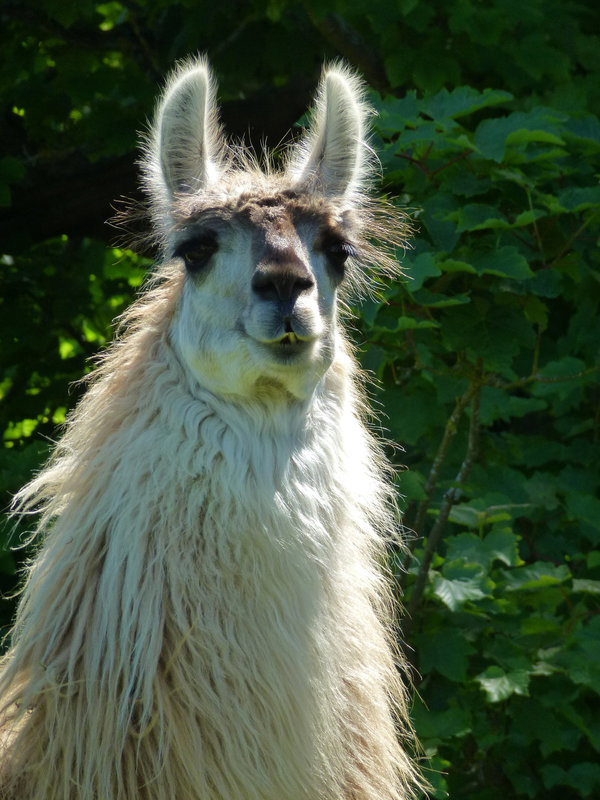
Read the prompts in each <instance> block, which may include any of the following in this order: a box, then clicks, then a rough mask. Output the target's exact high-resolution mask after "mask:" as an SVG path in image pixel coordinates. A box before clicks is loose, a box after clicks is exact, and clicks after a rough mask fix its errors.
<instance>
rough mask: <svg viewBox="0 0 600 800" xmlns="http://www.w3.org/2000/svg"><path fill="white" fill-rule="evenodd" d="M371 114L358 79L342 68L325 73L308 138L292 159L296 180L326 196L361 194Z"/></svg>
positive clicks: (291, 164) (298, 146) (291, 167)
mask: <svg viewBox="0 0 600 800" xmlns="http://www.w3.org/2000/svg"><path fill="white" fill-rule="evenodd" d="M368 114H369V109H368V108H367V106H366V104H365V103H364V100H363V90H362V84H361V82H360V80H359V78H357V76H356V75H354V74H353V73H352V72H351V71H350V70H348V69H345V68H344V67H339V66H334V67H330V68H328V69H325V70H324V72H323V75H322V77H321V81H320V83H319V88H318V91H317V96H316V100H315V106H314V108H313V111H312V120H311V124H310V127H309V130H308V134H307V135H306V137H305V139H304V140H303V141H301V142H300V143H299V144H298V145H297V146H296V148H295V150H294V151H293V152H292V155H291V159H290V164H289V167H288V174H289V175H290V177H291V178H292V180H293V181H294V182H295V183H298V184H305V185H307V186H308V187H310V188H314V189H315V190H317V191H320V192H323V193H324V194H326V195H345V194H352V193H354V192H356V191H360V189H361V184H362V183H363V181H364V179H365V177H366V174H367V172H368V168H369V158H368V154H369V150H368V148H367V146H366V145H365V143H364V135H365V129H366V119H367V116H368Z"/></svg>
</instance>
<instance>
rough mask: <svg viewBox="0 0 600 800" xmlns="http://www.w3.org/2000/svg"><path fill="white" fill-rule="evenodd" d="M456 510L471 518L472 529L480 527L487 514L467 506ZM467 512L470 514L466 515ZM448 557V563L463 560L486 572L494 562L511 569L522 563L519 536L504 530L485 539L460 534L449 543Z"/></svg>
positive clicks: (468, 534)
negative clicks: (478, 566) (479, 566)
mask: <svg viewBox="0 0 600 800" xmlns="http://www.w3.org/2000/svg"><path fill="white" fill-rule="evenodd" d="M456 509H458V510H461V511H462V512H463V513H465V516H466V517H468V518H469V517H470V520H469V521H470V522H471V524H472V527H478V526H479V524H480V523H481V522H482V519H484V518H485V514H486V513H487V512H477V511H476V510H475V509H473V508H470V507H469V506H467V505H459V506H456ZM467 511H468V512H469V514H466V512H467ZM471 512H472V513H473V516H471ZM506 516H508V515H506ZM446 557H447V559H448V561H457V560H459V559H462V560H463V561H465V562H467V563H472V564H479V565H481V566H482V567H483V568H484V569H485V570H486V571H487V570H488V569H489V568H490V566H491V565H492V563H493V562H494V561H501V562H502V563H503V564H506V566H509V567H512V566H517V565H518V564H520V563H522V562H521V560H520V558H519V550H518V538H517V536H516V535H515V534H514V533H513V532H512V531H510V530H507V529H503V528H498V529H495V530H492V531H490V533H488V534H487V536H485V537H484V538H483V539H481V538H480V537H479V536H477V535H476V534H474V533H459V534H457V535H456V536H453V537H452V538H451V539H450V540H449V542H448V547H447V553H446Z"/></svg>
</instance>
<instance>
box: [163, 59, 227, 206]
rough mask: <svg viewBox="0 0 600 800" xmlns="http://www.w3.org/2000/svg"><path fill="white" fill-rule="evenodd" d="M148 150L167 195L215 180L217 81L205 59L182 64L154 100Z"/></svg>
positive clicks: (219, 142)
mask: <svg viewBox="0 0 600 800" xmlns="http://www.w3.org/2000/svg"><path fill="white" fill-rule="evenodd" d="M151 150H152V153H151V160H152V161H153V162H154V163H153V165H152V167H153V171H154V178H155V179H156V177H158V176H157V175H156V172H159V173H160V177H162V181H163V186H166V189H167V192H168V194H169V198H168V199H169V200H170V199H172V198H173V197H174V196H175V195H177V194H181V193H187V194H195V193H196V192H198V191H202V190H203V189H205V188H206V187H207V186H208V185H209V184H211V183H213V182H214V181H215V180H216V179H217V177H218V174H219V171H220V167H221V161H222V159H221V154H222V150H223V139H222V134H221V130H220V127H219V124H218V121H217V109H216V104H215V86H214V82H213V79H212V76H211V74H210V71H209V69H208V64H207V63H206V61H205V60H204V59H202V58H200V59H195V60H194V61H191V62H187V63H185V64H183V65H182V66H181V67H179V69H177V70H176V71H175V72H174V73H173V75H172V76H171V78H170V79H169V81H168V82H167V86H166V88H165V91H164V93H163V96H162V98H161V100H160V102H159V104H158V109H157V114H156V120H155V126H154V131H153V141H152V143H151ZM154 183H155V181H154ZM155 186H156V183H155Z"/></svg>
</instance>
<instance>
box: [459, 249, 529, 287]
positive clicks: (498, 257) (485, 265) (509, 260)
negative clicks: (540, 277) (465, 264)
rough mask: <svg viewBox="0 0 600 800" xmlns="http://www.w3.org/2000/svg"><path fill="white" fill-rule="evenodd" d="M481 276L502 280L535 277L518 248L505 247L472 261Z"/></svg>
mask: <svg viewBox="0 0 600 800" xmlns="http://www.w3.org/2000/svg"><path fill="white" fill-rule="evenodd" d="M471 264H472V265H473V267H474V268H475V269H476V270H477V272H478V273H479V275H498V276H499V277H501V278H512V279H513V280H525V279H527V278H532V277H533V272H532V271H531V270H530V269H529V265H528V264H527V261H526V260H525V258H524V257H523V256H522V255H521V253H519V251H518V250H517V248H516V247H512V246H505V247H500V248H499V249H497V250H493V251H491V252H490V253H487V254H481V255H479V256H476V257H475V258H473V259H472V260H471Z"/></svg>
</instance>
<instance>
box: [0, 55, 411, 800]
mask: <svg viewBox="0 0 600 800" xmlns="http://www.w3.org/2000/svg"><path fill="white" fill-rule="evenodd" d="M368 113H369V110H368V108H367V106H366V105H365V103H364V99H363V90H362V87H361V84H360V81H359V80H358V78H357V77H356V76H355V75H354V74H353V73H351V72H350V71H349V70H348V69H346V68H344V67H340V66H333V67H330V68H327V69H325V70H324V73H323V76H322V79H321V83H320V86H319V89H318V93H317V97H316V101H315V106H314V109H313V114H312V122H311V124H310V127H309V129H308V131H307V133H306V135H305V137H304V138H303V139H302V140H301V141H300V142H299V143H297V144H295V145H293V146H292V147H291V149H290V151H289V153H288V158H287V161H286V163H285V165H284V167H283V169H282V170H281V171H279V172H278V171H276V170H275V169H274V168H273V169H268V170H266V171H261V170H260V169H259V168H258V167H257V165H256V163H255V162H254V161H253V159H252V158H251V157H250V156H249V155H248V154H247V153H246V152H245V151H244V150H243V149H242V148H241V147H236V146H234V145H229V144H226V142H225V139H224V137H223V134H222V132H221V129H220V126H219V124H218V119H217V109H216V104H215V87H214V82H213V79H212V77H211V75H210V72H209V69H208V66H207V64H206V62H205V61H204V60H203V59H195V60H190V61H187V62H185V63H184V64H182V65H181V66H179V67H178V69H177V70H176V71H175V72H174V73H173V75H172V76H171V77H170V79H169V81H168V82H167V86H166V89H165V91H164V92H163V94H162V96H161V98H160V101H159V103H158V108H157V112H156V117H155V121H154V124H153V126H152V128H151V131H150V134H149V136H148V138H147V140H146V143H145V159H144V164H143V181H144V188H145V190H146V192H147V193H148V197H149V201H150V209H151V215H152V219H153V225H154V230H155V235H156V237H157V239H158V241H159V243H160V252H161V257H160V263H159V265H158V266H157V271H156V274H155V275H154V276H153V278H152V280H151V281H149V283H148V285H147V287H146V290H145V292H143V293H142V295H141V296H140V298H139V299H138V300H137V301H136V302H135V303H134V304H133V306H132V307H131V308H130V309H129V311H128V312H127V313H126V315H125V316H124V319H123V330H122V333H121V335H120V336H119V337H118V339H117V340H116V341H115V343H113V345H111V346H110V347H109V348H108V350H107V351H106V353H105V354H104V356H103V358H102V361H101V363H100V365H99V367H98V368H97V369H96V370H95V371H94V373H93V374H92V375H91V377H90V379H89V386H88V389H87V392H86V394H85V395H84V397H83V399H82V400H81V402H80V403H79V405H78V406H77V407H76V408H75V410H74V411H73V412H72V413H71V415H70V416H69V419H68V421H67V424H66V430H65V433H64V435H63V437H62V438H61V439H60V440H59V442H58V443H57V445H56V448H55V451H54V453H53V455H52V457H51V459H50V461H49V462H48V464H47V465H46V466H45V468H44V469H43V470H42V471H41V472H40V473H39V474H38V475H37V477H35V478H34V479H33V481H32V482H31V483H30V484H29V485H28V486H26V487H25V488H24V489H23V490H21V492H20V493H19V494H18V496H17V498H16V500H15V512H16V513H19V512H31V511H34V510H35V511H37V512H39V514H40V521H39V524H38V527H37V531H36V535H37V537H38V538H39V540H40V548H39V551H38V554H37V556H36V558H35V560H34V561H33V562H32V564H31V565H30V567H29V571H28V576H27V582H26V585H25V588H24V590H23V593H22V596H21V599H20V604H19V608H18V612H17V618H16V622H15V625H14V629H13V634H12V645H11V648H10V651H9V652H8V654H7V655H6V656H5V657H4V659H3V661H2V664H1V666H0V697H1V702H0V797H1V798H2V799H3V800H38V798H44V800H105V799H108V798H110V800H174V798H177V799H178V800H241V798H243V799H244V800H317V798H318V799H319V800H406V799H407V798H410V797H413V796H414V795H415V794H416V793H417V791H418V790H419V787H420V786H421V785H422V784H421V781H420V779H419V777H418V772H417V770H416V768H415V766H414V763H413V761H412V759H411V757H410V756H409V754H408V752H409V751H410V750H411V749H412V747H413V736H412V732H411V728H410V723H409V721H408V715H407V711H406V690H405V688H404V686H403V682H402V679H401V674H402V662H401V659H400V657H399V655H398V652H397V648H396V645H395V639H394V636H393V633H392V628H393V602H392V597H391V591H390V588H389V586H388V583H387V581H386V579H385V576H384V575H383V574H382V564H384V563H385V552H386V546H387V543H388V542H389V541H390V540H391V539H392V538H394V540H395V537H396V536H397V533H396V521H395V520H396V512H395V508H394V502H393V495H394V490H393V485H392V482H391V480H390V474H389V473H390V470H389V467H388V465H387V463H386V461H385V458H384V457H383V454H382V450H381V447H380V445H379V444H378V442H377V441H376V440H375V438H374V437H373V436H372V434H371V433H370V432H369V430H368V428H367V426H366V423H365V419H366V412H365V408H366V406H365V402H364V398H363V390H362V384H363V378H362V376H361V373H360V370H359V368H358V366H357V364H356V362H355V359H354V356H353V354H352V349H351V347H350V345H349V343H348V341H347V339H346V337H345V335H344V329H343V320H344V317H345V316H347V314H348V301H349V298H350V297H351V296H352V295H353V294H359V293H360V292H361V291H364V290H368V288H369V284H370V282H371V281H372V280H373V279H374V276H375V275H376V272H377V269H379V270H382V271H387V272H390V271H391V272H393V271H394V270H395V269H396V267H395V264H394V262H393V260H392V259H391V258H390V257H388V256H386V249H385V247H386V242H387V243H388V244H389V243H392V244H393V243H396V242H398V241H401V240H402V238H403V236H404V233H405V227H404V225H403V223H402V221H401V218H400V217H399V215H398V213H397V212H396V211H394V210H393V209H390V208H387V207H386V206H385V205H383V204H381V203H379V202H378V201H376V200H372V199H370V198H369V196H368V192H367V189H368V178H369V174H370V172H371V163H370V159H369V149H368V147H367V146H366V145H365V136H366V122H367V117H368ZM376 239H377V240H379V242H380V245H379V246H377V247H375V246H374V244H373V242H374V241H375V240H376Z"/></svg>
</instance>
